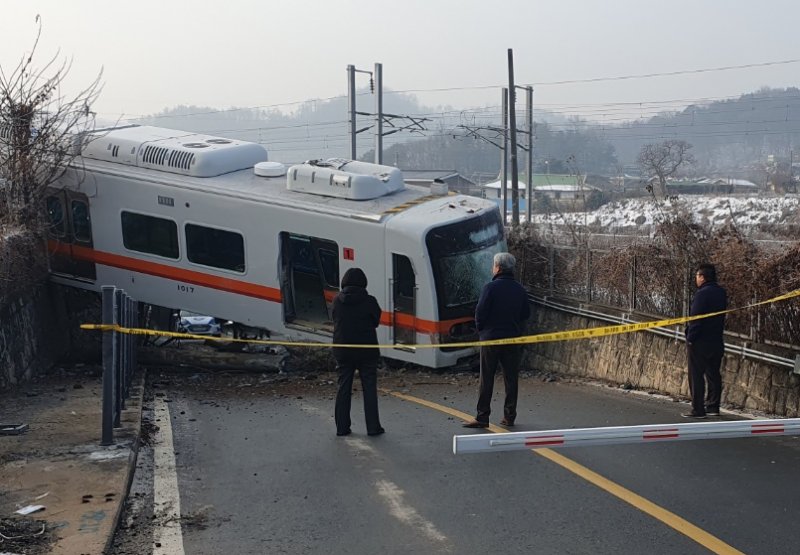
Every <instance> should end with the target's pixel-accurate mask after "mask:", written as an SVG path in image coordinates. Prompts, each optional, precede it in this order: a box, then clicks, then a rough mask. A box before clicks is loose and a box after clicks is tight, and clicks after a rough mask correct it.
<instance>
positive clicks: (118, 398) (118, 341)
mask: <svg viewBox="0 0 800 555" xmlns="http://www.w3.org/2000/svg"><path fill="white" fill-rule="evenodd" d="M124 294H125V292H124V291H123V290H122V289H116V290H114V309H115V311H114V312H115V316H116V321H117V322H118V323H119V322H122V302H123V298H124V297H123V296H124ZM120 336H121V334H120V333H119V332H116V331H115V332H114V379H115V383H114V386H115V387H114V427H115V428H119V427H120V426H121V425H122V424H121V418H120V417H121V415H122V407H123V401H122V379H121V378H122V371H121V370H122V337H120Z"/></svg>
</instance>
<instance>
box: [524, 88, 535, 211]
mask: <svg viewBox="0 0 800 555" xmlns="http://www.w3.org/2000/svg"><path fill="white" fill-rule="evenodd" d="M525 108H526V110H527V112H528V190H527V195H526V197H527V199H528V202H527V204H526V209H525V215H526V216H527V219H526V220H525V221H527V222H528V223H530V222H531V210H532V207H533V87H532V86H530V85H528V86H527V87H525Z"/></svg>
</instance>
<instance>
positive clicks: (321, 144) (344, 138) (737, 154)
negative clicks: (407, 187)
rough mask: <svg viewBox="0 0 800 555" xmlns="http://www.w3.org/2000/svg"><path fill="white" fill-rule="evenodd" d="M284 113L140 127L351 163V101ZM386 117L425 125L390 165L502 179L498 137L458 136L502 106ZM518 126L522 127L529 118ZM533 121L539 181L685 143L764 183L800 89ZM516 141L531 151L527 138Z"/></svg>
mask: <svg viewBox="0 0 800 555" xmlns="http://www.w3.org/2000/svg"><path fill="white" fill-rule="evenodd" d="M279 108H280V109H279ZM285 108H286V107H266V108H260V107H255V108H228V109H220V108H212V107H204V106H177V107H174V108H170V109H166V110H164V111H163V112H161V113H158V114H154V115H152V116H149V117H145V118H142V119H140V120H137V123H142V124H148V125H158V126H162V127H169V128H174V129H180V130H185V131H196V132H203V133H209V134H213V135H221V136H225V137H234V138H239V139H243V140H248V141H254V142H258V143H261V144H263V145H265V147H266V148H267V150H269V152H270V157H271V159H273V160H278V161H282V162H287V163H294V162H301V161H304V160H308V159H312V158H329V157H349V155H350V141H349V124H348V121H347V120H348V105H347V98H346V97H344V96H342V97H336V98H332V99H326V100H310V101H306V102H303V103H299V104H296V105H294V106H293V109H292V110H291V111H287V110H286V109H285ZM356 109H357V110H358V111H361V112H367V113H369V112H373V111H374V97H373V96H372V95H371V94H370V92H369V91H367V90H362V91H360V92H359V93H358V97H357V105H356ZM384 112H385V113H388V114H397V115H402V116H412V117H414V118H415V120H416V121H418V122H419V126H414V125H410V126H409V124H410V123H411V120H408V119H394V120H392V123H391V124H385V126H384V132H386V131H389V130H391V125H395V126H396V128H397V129H401V128H403V127H406V126H408V127H409V128H408V129H403V130H401V131H398V132H396V133H394V134H391V135H389V136H386V137H385V138H384V161H385V162H386V163H387V164H393V165H397V166H399V167H401V168H404V169H448V170H456V171H458V172H460V173H461V174H462V175H465V176H467V177H472V178H473V179H474V178H476V176H487V175H494V176H496V175H497V174H498V173H499V172H500V150H499V149H498V148H497V146H496V144H497V143H499V142H500V141H501V140H502V139H501V137H500V136H498V135H497V134H492V133H490V132H487V133H484V134H483V136H484V138H485V140H484V139H476V138H472V137H467V136H466V135H467V133H465V131H464V129H463V128H462V127H460V126H461V125H465V124H466V125H470V126H473V127H476V126H477V127H480V126H483V127H486V126H500V122H501V119H500V110H499V107H498V106H486V107H483V108H474V109H470V110H456V109H454V108H452V107H449V106H437V107H430V106H424V105H422V104H421V103H420V102H419V101H418V99H417V98H416V97H415V96H414V95H409V94H400V93H392V92H391V91H386V93H385V95H384ZM519 117H520V126H521V121H522V119H523V116H522V115H520V116H519ZM534 118H535V120H536V130H535V136H536V139H535V143H534V160H535V163H534V166H535V167H534V171H536V172H540V173H544V172H547V171H552V172H553V173H582V174H587V173H594V174H602V175H615V174H617V173H619V172H620V171H621V168H622V167H623V166H628V165H631V164H633V163H634V162H635V160H636V156H637V155H638V153H639V150H640V149H641V147H642V145H644V144H646V143H651V142H660V141H663V140H666V139H683V140H685V141H687V142H689V143H691V144H692V145H693V149H692V153H693V154H694V156H695V158H696V159H697V167H696V169H695V171H696V172H697V173H701V174H725V175H727V176H728V177H742V178H747V179H753V178H754V177H753V174H754V172H755V173H757V172H761V173H762V174H763V167H764V164H765V163H766V161H767V157H768V156H770V155H771V156H773V157H774V158H775V159H776V160H778V159H780V160H784V161H786V163H787V165H788V160H789V157H790V156H791V148H792V145H794V144H800V89H797V88H788V89H770V88H764V89H761V90H759V91H757V92H754V93H750V94H744V95H742V96H741V97H739V98H736V99H732V100H723V101H716V102H710V103H707V104H698V105H692V106H688V107H686V108H684V109H683V110H680V111H678V112H673V113H663V114H659V115H657V116H654V117H651V118H648V119H642V120H638V121H635V122H630V123H625V124H623V125H618V126H609V125H604V126H603V127H599V126H596V125H593V124H591V123H588V122H586V121H580V120H567V119H565V118H564V117H562V116H560V115H558V114H554V113H551V112H547V111H539V110H537V111H536V112H535V114H534ZM373 119H374V118H371V117H368V116H359V117H358V120H357V128H358V129H365V131H364V132H362V133H360V134H359V135H358V136H357V155H358V157H359V158H361V159H364V160H372V159H373V149H374V140H375V139H374V128H373V124H374V121H373ZM423 119H425V121H423ZM490 141H491V142H490ZM518 141H519V144H520V145H526V144H527V138H526V137H525V135H524V134H522V133H521V134H520V135H519V137H518ZM492 142H494V143H496V144H492ZM518 156H519V163H520V168H521V169H524V167H523V165H524V164H525V163H526V162H525V157H526V154H525V151H524V150H522V149H520V150H519V153H518ZM797 158H800V155H799V156H798V157H797ZM761 181H763V176H762V178H761V179H760V180H759V182H761Z"/></svg>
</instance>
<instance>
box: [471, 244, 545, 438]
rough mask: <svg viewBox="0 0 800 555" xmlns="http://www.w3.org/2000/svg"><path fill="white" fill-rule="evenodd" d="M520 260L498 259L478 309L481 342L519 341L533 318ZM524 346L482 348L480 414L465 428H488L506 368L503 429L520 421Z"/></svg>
mask: <svg viewBox="0 0 800 555" xmlns="http://www.w3.org/2000/svg"><path fill="white" fill-rule="evenodd" d="M514 266H516V260H515V259H514V257H513V256H512V255H511V254H510V253H507V252H499V253H497V254H495V255H494V264H493V266H492V281H490V282H489V283H487V284H486V285H484V287H483V290H482V291H481V297H480V299H478V306H477V307H476V308H475V326H476V327H477V329H478V335H479V337H480V340H481V341H486V340H490V339H508V338H512V337H519V336H521V335H522V332H523V325H524V322H525V320H527V319H528V317H529V316H530V307H529V306H528V294H527V293H526V292H525V288H524V287H522V285H520V283H519V282H518V281H516V280H515V279H514ZM521 358H522V345H515V344H509V345H491V346H483V347H481V377H480V386H479V388H480V389H479V393H478V414H477V416H476V417H475V420H472V421H470V422H465V423H464V424H463V425H464V427H465V428H488V427H489V414H490V413H491V412H492V406H491V405H492V392H493V390H494V376H495V374H496V373H497V367H498V366H502V367H503V382H504V383H505V388H506V399H505V402H504V403H503V420H501V421H500V424H502V425H503V426H513V425H514V420H516V418H517V391H518V384H519V363H520V359H521Z"/></svg>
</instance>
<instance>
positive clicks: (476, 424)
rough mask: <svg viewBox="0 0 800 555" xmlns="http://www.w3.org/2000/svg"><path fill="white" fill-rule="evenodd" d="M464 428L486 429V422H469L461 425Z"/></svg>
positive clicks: (487, 424)
mask: <svg viewBox="0 0 800 555" xmlns="http://www.w3.org/2000/svg"><path fill="white" fill-rule="evenodd" d="M462 426H463V427H465V428H488V427H489V423H488V422H481V421H480V420H470V421H469V422H464V423H463V424H462Z"/></svg>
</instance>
